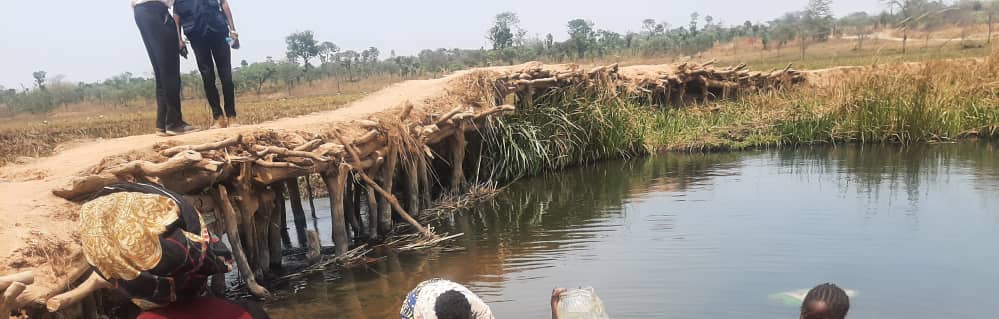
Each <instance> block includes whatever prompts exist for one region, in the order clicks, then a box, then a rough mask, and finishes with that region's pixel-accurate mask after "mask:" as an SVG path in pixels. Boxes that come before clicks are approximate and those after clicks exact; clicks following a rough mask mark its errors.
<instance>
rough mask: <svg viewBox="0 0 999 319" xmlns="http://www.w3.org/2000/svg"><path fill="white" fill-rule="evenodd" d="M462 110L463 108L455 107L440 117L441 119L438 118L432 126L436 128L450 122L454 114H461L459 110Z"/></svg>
mask: <svg viewBox="0 0 999 319" xmlns="http://www.w3.org/2000/svg"><path fill="white" fill-rule="evenodd" d="M463 108H464V107H462V106H458V107H455V108H454V109H452V110H451V111H449V112H447V113H444V115H441V117H440V118H438V119H437V121H436V122H434V124H436V125H437V126H441V125H444V123H447V121H450V120H451V117H452V116H455V114H458V113H461V109H463Z"/></svg>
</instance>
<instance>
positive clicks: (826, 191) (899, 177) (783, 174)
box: [268, 144, 999, 319]
mask: <svg viewBox="0 0 999 319" xmlns="http://www.w3.org/2000/svg"><path fill="white" fill-rule="evenodd" d="M997 150H999V145H995V144H992V145H989V144H960V145H936V146H925V147H916V148H909V149H901V148H894V147H864V148H860V147H841V148H836V149H833V148H825V149H804V150H781V151H761V152H748V153H732V154H706V155H677V154H668V155H663V156H659V157H656V158H651V159H643V160H633V161H619V162H611V163H606V164H600V165H595V166H591V167H585V168H580V169H573V170H568V171H565V172H561V173H558V174H553V175H548V176H542V177H537V178H532V179H527V180H522V181H520V182H518V183H517V184H515V185H514V186H512V187H511V188H510V189H509V190H508V191H506V192H504V193H503V194H501V195H500V196H499V197H498V198H496V200H495V201H494V202H492V203H489V204H486V205H484V206H483V207H480V208H477V209H474V210H472V211H469V212H467V213H465V214H462V215H459V216H455V217H454V218H452V219H450V220H445V221H442V222H441V223H440V224H439V225H437V226H436V227H437V228H438V230H440V231H447V232H451V233H457V232H462V233H465V234H466V235H465V236H464V237H462V238H460V239H458V240H457V241H456V242H455V245H456V246H457V248H459V249H455V250H451V251H432V252H422V253H407V254H389V255H387V256H386V258H385V260H384V261H383V262H381V263H378V264H374V265H372V266H371V267H369V268H367V269H364V268H362V269H355V270H351V271H347V272H343V273H331V274H326V275H324V276H319V277H317V278H312V279H311V280H310V282H309V283H308V284H307V285H301V286H302V287H304V288H302V291H301V292H300V293H299V294H298V295H296V296H293V297H289V298H286V299H284V300H282V301H279V302H276V303H274V304H271V305H270V306H269V309H268V310H269V311H271V312H272V315H273V316H274V317H275V318H397V316H398V310H399V307H400V304H401V301H402V300H403V297H404V296H405V294H406V293H407V292H408V291H409V290H410V289H412V288H413V287H414V286H416V285H417V284H418V283H419V282H420V281H422V280H425V279H429V278H433V277H444V278H448V279H451V280H454V281H457V282H461V283H464V284H466V285H467V286H468V287H469V288H470V289H471V290H472V291H475V292H476V293H478V294H479V295H480V296H481V297H482V298H483V299H484V300H485V301H486V302H488V303H489V304H490V305H491V307H492V310H493V312H494V313H495V314H496V316H497V318H546V317H548V316H549V313H550V312H549V302H548V301H549V296H550V293H551V290H552V288H554V287H580V286H582V287H586V286H592V287H594V288H595V289H596V291H597V293H598V294H599V295H600V297H601V298H602V299H603V302H604V305H605V306H606V309H607V312H608V314H610V316H611V317H612V318H712V319H713V318H796V317H797V308H796V307H794V306H789V305H786V304H782V303H780V302H777V301H774V300H771V299H770V298H769V297H768V296H769V295H771V294H775V293H779V292H784V291H792V290H797V289H802V288H809V287H812V286H814V285H816V284H819V283H823V282H835V283H837V284H839V285H840V286H842V287H844V288H849V289H852V290H856V291H857V292H858V295H857V296H856V297H854V298H853V300H852V302H851V305H852V309H851V312H850V314H851V316H850V317H851V318H985V317H989V315H987V313H989V310H988V307H987V305H992V304H994V303H995V300H996V296H999V249H997V248H996V245H997V243H999V156H997V155H999V153H997ZM317 203H321V204H322V205H323V206H324V207H325V206H327V203H326V202H325V201H317ZM319 223H320V225H321V227H324V228H323V230H324V231H325V233H324V235H323V237H324V238H327V237H329V236H328V230H325V227H328V223H329V221H328V220H322V221H320V222H319Z"/></svg>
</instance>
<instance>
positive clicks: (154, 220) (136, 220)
mask: <svg viewBox="0 0 999 319" xmlns="http://www.w3.org/2000/svg"><path fill="white" fill-rule="evenodd" d="M80 229H81V232H82V236H81V237H82V244H83V252H84V254H85V255H86V257H87V262H88V263H89V264H90V265H91V266H93V267H94V269H95V270H96V271H97V273H98V274H99V275H100V276H101V277H103V278H104V279H107V280H108V281H109V282H110V283H111V284H112V285H113V286H114V287H115V288H118V289H120V290H122V291H123V292H125V293H126V294H127V295H128V296H130V297H131V298H132V301H133V302H135V303H136V304H137V305H139V306H140V307H142V308H145V309H149V308H156V307H160V306H165V305H167V304H169V303H171V302H174V301H177V300H180V299H186V298H193V297H197V296H199V295H201V293H202V292H203V291H204V289H205V287H206V285H207V279H208V276H211V275H215V274H222V273H226V272H228V271H229V270H230V269H231V266H230V265H231V253H229V251H228V249H226V248H225V246H224V245H222V244H221V243H220V242H218V240H217V239H213V238H212V237H211V235H210V234H209V233H208V229H207V227H205V225H204V221H203V220H202V219H201V215H200V214H199V213H198V212H197V210H195V209H194V206H192V205H191V204H190V203H188V202H186V201H185V200H183V199H182V198H181V197H180V195H178V194H176V193H173V192H171V191H169V190H166V189H164V188H162V187H160V186H154V185H148V184H115V185H112V186H108V187H105V188H104V189H103V190H102V191H101V192H99V193H98V194H96V195H95V199H94V200H92V201H90V202H87V203H86V204H84V205H83V207H82V208H81V209H80Z"/></svg>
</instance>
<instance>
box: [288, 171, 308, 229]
mask: <svg viewBox="0 0 999 319" xmlns="http://www.w3.org/2000/svg"><path fill="white" fill-rule="evenodd" d="M305 179H306V180H308V179H309V177H308V176H306V177H305ZM285 184H286V187H285V188H287V189H288V198H289V200H290V201H291V214H292V218H294V220H295V226H300V225H301V226H302V227H304V226H305V224H306V220H305V209H303V208H302V192H301V190H300V189H299V188H298V179H297V178H296V179H290V180H288V181H286V182H285Z"/></svg>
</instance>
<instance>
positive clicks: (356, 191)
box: [347, 178, 371, 238]
mask: <svg viewBox="0 0 999 319" xmlns="http://www.w3.org/2000/svg"><path fill="white" fill-rule="evenodd" d="M347 182H348V183H350V184H351V190H352V192H351V194H353V198H352V199H351V200H350V201H351V203H353V205H352V206H351V211H348V212H347V213H348V214H351V215H354V216H355V217H356V218H357V224H358V228H356V229H355V231H359V232H360V234H361V237H363V238H371V233H369V232H368V228H365V227H364V226H365V225H364V219H363V218H361V185H360V184H358V183H357V182H355V181H354V180H353V178H350V179H347Z"/></svg>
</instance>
